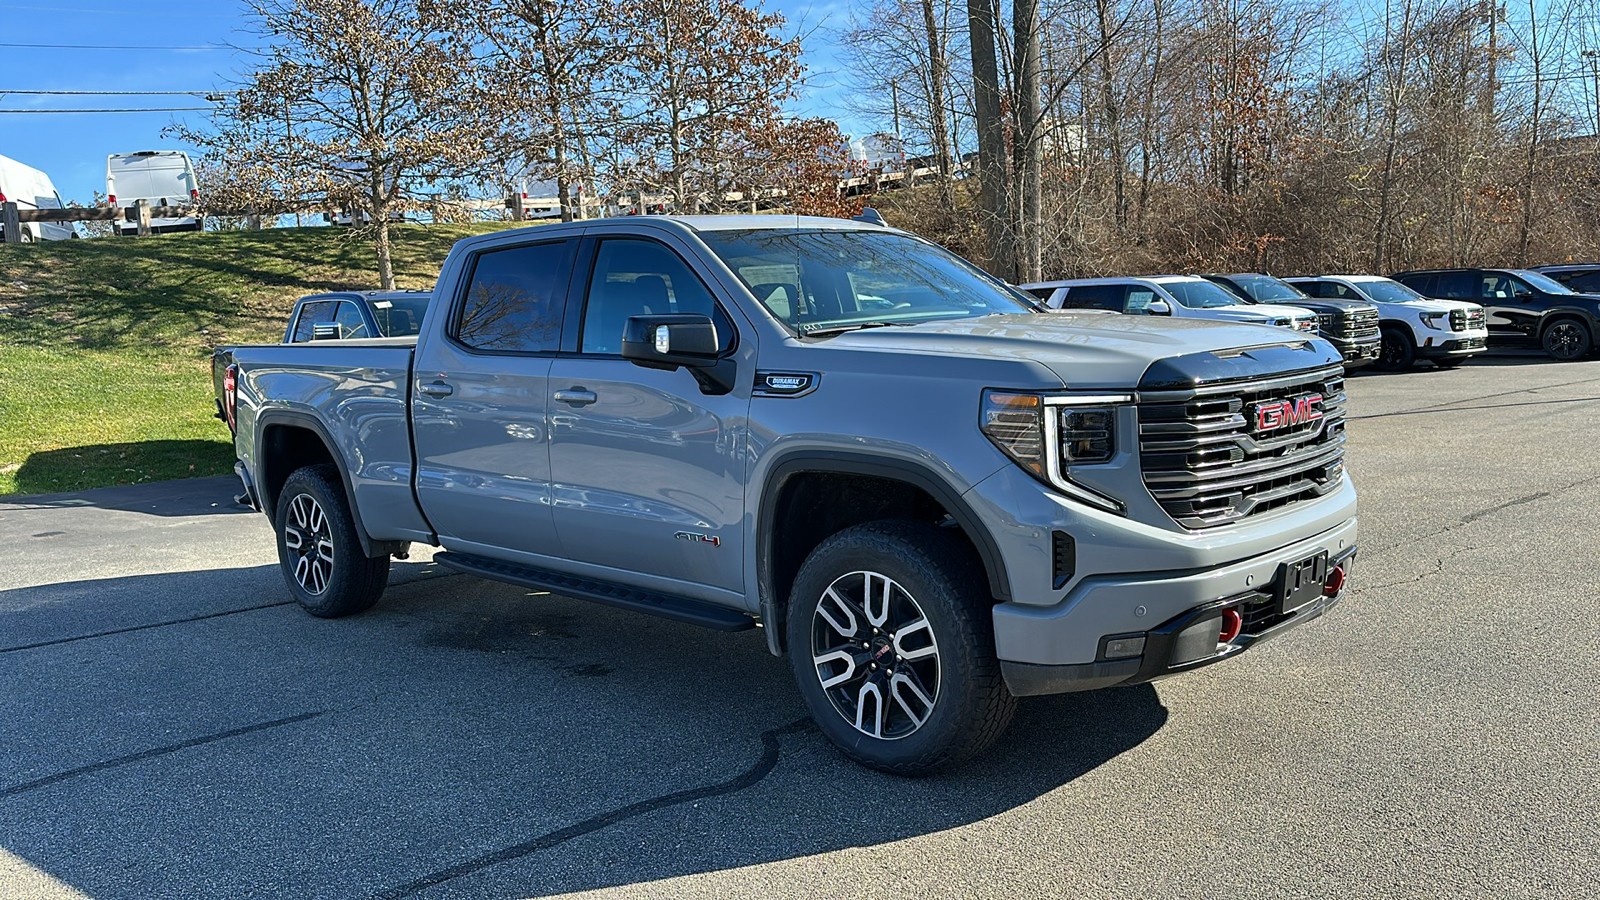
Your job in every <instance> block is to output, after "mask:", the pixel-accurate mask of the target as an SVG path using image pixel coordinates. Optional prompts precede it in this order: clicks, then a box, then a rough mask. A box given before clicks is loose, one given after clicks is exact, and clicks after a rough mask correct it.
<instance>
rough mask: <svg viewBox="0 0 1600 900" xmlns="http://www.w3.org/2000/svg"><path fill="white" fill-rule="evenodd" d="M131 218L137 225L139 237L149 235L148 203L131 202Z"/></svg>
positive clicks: (144, 201) (142, 201)
mask: <svg viewBox="0 0 1600 900" xmlns="http://www.w3.org/2000/svg"><path fill="white" fill-rule="evenodd" d="M133 217H134V220H135V221H136V222H137V223H138V225H139V237H148V236H149V235H150V203H149V201H146V200H135V201H133Z"/></svg>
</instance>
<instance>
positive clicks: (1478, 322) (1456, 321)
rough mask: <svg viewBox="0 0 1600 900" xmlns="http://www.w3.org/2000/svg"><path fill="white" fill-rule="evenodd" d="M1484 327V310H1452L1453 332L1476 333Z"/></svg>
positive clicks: (1451, 324) (1451, 323)
mask: <svg viewBox="0 0 1600 900" xmlns="http://www.w3.org/2000/svg"><path fill="white" fill-rule="evenodd" d="M1482 327H1483V310H1481V309H1452V310H1450V330H1451V331H1474V330H1477V329H1479V328H1482Z"/></svg>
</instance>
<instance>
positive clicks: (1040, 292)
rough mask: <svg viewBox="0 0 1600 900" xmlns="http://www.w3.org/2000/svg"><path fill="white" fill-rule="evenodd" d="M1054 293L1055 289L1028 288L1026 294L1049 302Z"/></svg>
mask: <svg viewBox="0 0 1600 900" xmlns="http://www.w3.org/2000/svg"><path fill="white" fill-rule="evenodd" d="M1055 292H1056V289H1055V288H1053V287H1036V288H1028V293H1030V294H1032V295H1033V296H1035V297H1037V298H1038V299H1040V300H1049V299H1050V295H1051V294H1054V293H1055Z"/></svg>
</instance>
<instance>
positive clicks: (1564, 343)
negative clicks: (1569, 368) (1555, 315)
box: [1542, 319, 1594, 362]
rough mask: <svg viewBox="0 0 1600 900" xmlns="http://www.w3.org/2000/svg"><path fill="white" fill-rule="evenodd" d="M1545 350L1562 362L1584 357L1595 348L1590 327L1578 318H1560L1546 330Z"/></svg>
mask: <svg viewBox="0 0 1600 900" xmlns="http://www.w3.org/2000/svg"><path fill="white" fill-rule="evenodd" d="M1542 343H1543V344H1544V352H1545V353H1548V354H1549V355H1550V356H1551V357H1552V358H1554V359H1559V360H1561V361H1562V362H1571V361H1573V360H1575V359H1583V358H1584V357H1585V356H1588V355H1589V351H1590V350H1592V349H1594V338H1593V337H1591V336H1590V335H1589V329H1588V327H1587V326H1585V325H1584V324H1583V323H1582V322H1579V321H1578V320H1577V319H1558V320H1556V321H1555V322H1552V323H1550V327H1548V328H1546V329H1545V330H1544V338H1543V341H1542Z"/></svg>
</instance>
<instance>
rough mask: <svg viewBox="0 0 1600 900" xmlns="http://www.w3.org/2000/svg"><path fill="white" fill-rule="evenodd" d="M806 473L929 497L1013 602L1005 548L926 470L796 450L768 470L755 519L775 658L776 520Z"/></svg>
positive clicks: (1000, 594)
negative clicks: (792, 485) (883, 483)
mask: <svg viewBox="0 0 1600 900" xmlns="http://www.w3.org/2000/svg"><path fill="white" fill-rule="evenodd" d="M804 472H836V473H841V474H849V475H866V476H870V477H873V478H883V479H886V480H889V481H900V482H904V483H906V484H909V485H912V486H913V487H917V488H920V489H922V490H923V491H926V492H927V493H928V495H929V496H931V497H933V499H935V500H937V501H938V502H939V504H940V505H941V506H943V507H944V508H945V509H946V510H947V511H948V512H949V513H950V515H951V516H952V517H953V518H954V519H955V520H956V524H957V525H960V526H961V530H962V531H963V532H965V533H966V535H967V536H968V537H969V538H971V540H972V544H973V546H974V547H976V548H977V550H978V557H979V558H980V559H981V560H982V561H983V568H984V572H985V573H986V574H987V577H988V580H989V590H990V592H991V593H992V594H993V595H994V597H995V598H996V599H998V600H1001V601H1005V600H1009V599H1011V584H1010V582H1009V581H1008V580H1007V578H1006V567H1005V559H1004V557H1003V556H1002V554H1001V552H1000V545H999V544H998V543H996V542H995V539H994V536H993V535H991V534H990V533H989V529H988V527H986V526H985V525H984V524H983V520H981V519H979V518H978V516H977V514H976V513H974V512H973V511H972V507H971V506H970V505H969V504H968V503H967V501H966V500H964V499H962V497H961V492H960V491H958V490H956V489H955V488H954V487H952V486H951V485H950V483H949V482H947V481H946V480H945V479H943V478H941V477H939V476H938V475H936V474H934V472H933V471H932V470H930V469H929V468H927V467H926V466H922V465H919V464H917V463H914V462H909V461H907V460H902V459H895V458H893V457H884V456H875V455H872V454H867V453H851V452H848V451H843V450H795V451H792V452H790V453H785V454H783V455H781V456H779V457H778V458H777V459H776V460H775V461H774V462H773V463H772V465H771V467H770V468H768V470H767V477H766V480H765V481H764V482H763V483H762V485H761V503H760V506H759V507H758V510H757V513H756V591H757V594H758V596H759V597H760V601H761V621H762V624H763V625H764V627H765V629H766V632H767V648H768V649H769V650H771V651H772V653H773V655H775V656H781V655H782V654H783V643H784V638H783V617H782V616H781V615H780V613H781V612H782V610H781V609H780V608H779V604H778V598H777V589H776V586H775V585H774V584H773V550H774V546H775V544H774V541H775V536H774V530H775V529H774V528H773V522H774V520H775V518H776V516H777V509H778V498H779V496H781V494H782V491H783V487H784V485H785V484H787V483H788V481H789V479H790V478H792V477H793V476H795V475H798V474H801V473H804Z"/></svg>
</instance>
